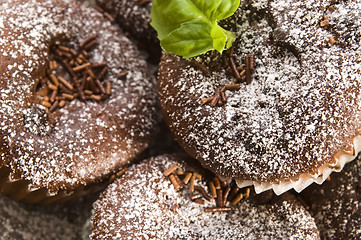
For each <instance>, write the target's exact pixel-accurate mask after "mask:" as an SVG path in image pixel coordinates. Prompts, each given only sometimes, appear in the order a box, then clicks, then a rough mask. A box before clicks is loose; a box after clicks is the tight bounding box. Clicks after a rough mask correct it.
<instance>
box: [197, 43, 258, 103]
mask: <svg viewBox="0 0 361 240" xmlns="http://www.w3.org/2000/svg"><path fill="white" fill-rule="evenodd" d="M233 52H234V49H233V47H232V48H230V49H229V50H227V51H226V52H225V54H223V55H222V60H223V65H224V67H225V70H226V72H227V74H229V75H231V76H233V77H234V80H233V84H228V85H225V86H223V87H222V88H221V89H219V88H216V90H215V94H214V95H213V96H212V97H208V98H203V99H201V104H206V103H210V106H211V107H215V106H222V105H223V104H225V103H226V102H227V96H226V94H225V91H226V90H234V89H239V88H240V86H241V85H240V83H246V84H250V83H251V81H252V76H251V74H252V72H253V71H254V69H255V56H254V54H250V55H247V56H245V58H244V65H237V64H236V61H235V59H234V56H233ZM193 65H194V66H195V67H197V68H198V69H199V70H200V71H202V72H203V73H204V75H205V76H209V75H210V73H211V71H210V70H209V69H208V68H207V67H206V66H204V65H203V64H201V63H199V62H197V61H195V60H194V61H193Z"/></svg>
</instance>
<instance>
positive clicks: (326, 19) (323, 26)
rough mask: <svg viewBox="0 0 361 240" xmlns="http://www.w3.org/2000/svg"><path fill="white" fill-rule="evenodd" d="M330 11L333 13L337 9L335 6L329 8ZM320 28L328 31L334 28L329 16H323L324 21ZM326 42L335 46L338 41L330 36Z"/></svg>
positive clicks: (321, 22)
mask: <svg viewBox="0 0 361 240" xmlns="http://www.w3.org/2000/svg"><path fill="white" fill-rule="evenodd" d="M328 10H330V11H331V12H332V11H334V10H335V8H334V7H333V6H329V7H328ZM320 27H322V28H324V29H326V30H329V29H330V28H332V26H331V24H330V21H329V20H328V17H327V16H323V20H322V21H320ZM326 42H329V43H330V44H335V43H336V40H335V38H334V37H333V36H332V35H330V36H328V38H326Z"/></svg>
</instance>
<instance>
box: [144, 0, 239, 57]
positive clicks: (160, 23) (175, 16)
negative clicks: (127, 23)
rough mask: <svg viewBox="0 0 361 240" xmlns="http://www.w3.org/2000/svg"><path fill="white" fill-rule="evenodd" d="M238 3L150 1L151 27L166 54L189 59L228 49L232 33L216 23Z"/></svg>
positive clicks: (224, 0)
mask: <svg viewBox="0 0 361 240" xmlns="http://www.w3.org/2000/svg"><path fill="white" fill-rule="evenodd" d="M239 3H240V0H153V1H152V10H151V17H152V22H151V25H152V26H153V27H154V28H155V30H156V31H157V33H158V38H159V40H160V43H161V46H162V48H163V49H164V50H166V51H167V52H171V53H174V54H177V55H181V56H183V57H185V58H188V57H193V56H196V55H199V54H202V53H205V52H207V51H209V50H212V49H215V50H217V51H219V52H222V51H223V50H225V49H226V48H229V47H230V46H232V43H233V41H234V39H235V34H234V33H231V32H229V31H227V30H225V29H223V28H221V27H220V26H219V25H218V24H217V22H218V21H219V20H222V19H225V18H227V17H229V16H231V15H232V14H233V13H234V12H235V11H236V10H237V8H238V6H239Z"/></svg>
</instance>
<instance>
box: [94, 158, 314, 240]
mask: <svg viewBox="0 0 361 240" xmlns="http://www.w3.org/2000/svg"><path fill="white" fill-rule="evenodd" d="M179 160H180V158H179V157H175V156H159V157H156V158H152V159H148V160H145V161H143V162H142V163H140V164H139V165H134V166H133V167H132V168H131V169H129V170H128V171H127V172H126V173H125V175H124V176H122V177H121V178H120V179H118V180H116V181H115V182H114V183H112V184H111V185H110V186H109V187H108V188H107V190H106V191H105V192H104V193H103V194H102V196H101V197H100V199H99V200H98V201H97V202H96V203H95V204H94V216H93V218H92V225H93V227H92V229H93V233H92V234H91V238H92V239H151V238H152V239H153V238H154V239H261V238H262V239H298V238H302V239H318V233H317V228H316V225H315V224H314V222H313V219H312V218H311V217H310V215H309V214H308V213H307V212H306V211H305V209H304V208H303V207H301V205H300V204H298V203H296V202H295V201H294V200H287V199H283V200H280V201H279V202H277V203H273V204H270V205H258V206H256V205H254V204H252V203H250V202H249V201H248V200H245V201H242V202H241V203H239V204H238V205H237V207H234V208H232V211H231V212H229V213H224V212H223V213H220V212H218V213H205V212H204V207H209V206H214V202H206V204H205V205H199V204H196V203H194V202H192V201H191V200H190V199H189V191H188V190H183V191H178V192H177V191H176V190H175V189H174V187H173V185H172V184H171V183H170V181H169V180H168V179H166V178H165V177H164V176H163V171H165V170H166V169H167V168H169V167H170V166H171V165H172V164H174V163H175V162H177V163H178V164H180V162H179ZM180 168H181V169H184V170H186V167H185V165H183V164H181V165H180ZM197 184H200V185H203V186H204V187H206V186H205V185H204V183H201V182H197ZM174 206H178V207H176V208H174ZM172 209H173V210H172Z"/></svg>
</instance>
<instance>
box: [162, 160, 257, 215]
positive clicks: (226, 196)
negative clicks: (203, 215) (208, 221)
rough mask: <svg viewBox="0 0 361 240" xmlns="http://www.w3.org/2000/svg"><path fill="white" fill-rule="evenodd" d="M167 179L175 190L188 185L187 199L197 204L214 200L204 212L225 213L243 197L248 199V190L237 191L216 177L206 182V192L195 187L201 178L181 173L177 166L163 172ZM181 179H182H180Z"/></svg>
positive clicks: (194, 174)
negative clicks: (188, 193) (211, 205)
mask: <svg viewBox="0 0 361 240" xmlns="http://www.w3.org/2000/svg"><path fill="white" fill-rule="evenodd" d="M163 175H164V176H165V177H168V178H169V180H170V181H171V183H172V184H173V186H174V188H175V189H176V190H181V189H183V188H184V185H188V184H189V192H190V196H189V198H190V199H191V201H193V202H195V203H198V204H202V205H203V204H205V201H209V202H211V201H213V200H215V203H216V206H214V207H206V208H204V212H225V211H230V210H231V206H235V205H237V203H238V202H239V201H241V200H242V199H243V198H245V197H249V194H250V188H246V189H245V191H242V190H241V189H239V188H238V187H237V186H236V184H235V183H234V182H233V181H232V182H231V183H227V182H226V181H221V180H220V179H219V178H218V177H216V176H215V177H213V179H212V180H210V181H208V188H209V189H208V190H209V192H208V191H207V190H206V189H204V188H203V187H202V186H199V185H196V180H199V181H201V180H202V178H203V176H202V175H201V174H199V173H197V172H188V171H183V170H181V169H179V168H178V165H177V164H173V165H172V166H171V167H170V168H168V169H167V170H166V171H164V172H163ZM181 178H183V179H181Z"/></svg>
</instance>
